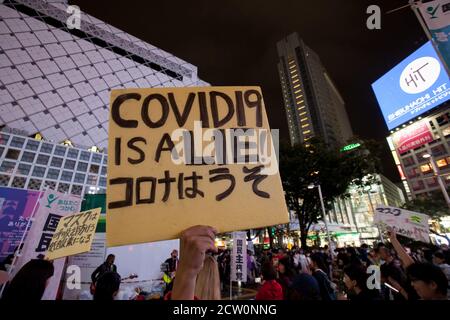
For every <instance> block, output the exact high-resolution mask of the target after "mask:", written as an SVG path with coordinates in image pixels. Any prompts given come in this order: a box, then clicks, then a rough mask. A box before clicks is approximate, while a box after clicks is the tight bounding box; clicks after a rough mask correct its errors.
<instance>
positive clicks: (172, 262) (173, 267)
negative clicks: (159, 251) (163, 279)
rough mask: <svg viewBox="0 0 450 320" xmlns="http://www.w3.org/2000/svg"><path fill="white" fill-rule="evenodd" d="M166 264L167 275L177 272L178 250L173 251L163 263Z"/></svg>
mask: <svg viewBox="0 0 450 320" xmlns="http://www.w3.org/2000/svg"><path fill="white" fill-rule="evenodd" d="M164 263H166V264H167V271H168V273H173V272H175V271H177V267H178V250H173V251H172V253H171V254H170V258H169V259H167V260H166V261H164Z"/></svg>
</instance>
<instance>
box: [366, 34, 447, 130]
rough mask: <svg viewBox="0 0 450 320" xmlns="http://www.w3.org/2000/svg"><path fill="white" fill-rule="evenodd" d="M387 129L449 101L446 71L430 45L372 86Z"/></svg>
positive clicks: (425, 45) (416, 52)
mask: <svg viewBox="0 0 450 320" xmlns="http://www.w3.org/2000/svg"><path fill="white" fill-rule="evenodd" d="M372 89H373V91H374V92H375V96H376V98H377V100H378V104H379V105H380V108H381V112H382V113H383V117H384V120H385V121H386V124H387V126H388V128H389V129H393V128H395V127H398V126H399V125H401V124H403V123H405V122H407V121H409V120H411V119H413V118H415V117H417V116H419V115H421V114H422V113H424V112H426V111H429V110H431V109H433V108H434V107H437V106H438V105H440V104H442V103H444V102H446V101H448V100H449V99H450V82H449V77H448V75H447V72H446V71H445V68H444V66H443V64H442V62H441V61H440V59H439V57H438V55H437V53H436V50H435V49H434V48H433V46H432V44H431V42H427V43H425V44H424V45H423V46H422V47H420V48H419V49H418V50H416V51H415V52H414V53H413V54H411V55H410V56H409V57H407V58H406V59H405V60H403V61H402V62H400V63H399V64H398V65H397V66H395V67H394V68H393V69H392V70H391V71H389V72H388V73H386V74H385V75H384V76H382V77H381V78H380V79H378V80H377V81H375V82H374V83H373V84H372Z"/></svg>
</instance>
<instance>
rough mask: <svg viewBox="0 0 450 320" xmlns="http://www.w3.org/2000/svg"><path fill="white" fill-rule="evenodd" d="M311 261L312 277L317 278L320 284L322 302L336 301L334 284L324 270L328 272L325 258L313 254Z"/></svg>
mask: <svg viewBox="0 0 450 320" xmlns="http://www.w3.org/2000/svg"><path fill="white" fill-rule="evenodd" d="M310 259H311V265H310V267H311V270H312V275H313V277H314V278H316V280H317V282H318V283H319V288H320V295H321V297H322V300H324V301H330V300H336V293H335V291H334V288H333V284H332V283H331V280H330V278H328V275H327V274H326V272H325V271H324V270H326V265H325V262H324V261H323V257H322V255H321V254H319V253H313V254H312V255H311V257H310Z"/></svg>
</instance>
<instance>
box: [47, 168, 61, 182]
mask: <svg viewBox="0 0 450 320" xmlns="http://www.w3.org/2000/svg"><path fill="white" fill-rule="evenodd" d="M58 176H59V170H58V169H48V172H47V178H48V179H54V180H57V179H58Z"/></svg>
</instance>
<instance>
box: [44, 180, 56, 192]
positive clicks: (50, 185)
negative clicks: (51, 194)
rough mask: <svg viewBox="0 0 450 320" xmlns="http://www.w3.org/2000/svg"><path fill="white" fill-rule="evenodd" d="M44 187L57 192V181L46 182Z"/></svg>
mask: <svg viewBox="0 0 450 320" xmlns="http://www.w3.org/2000/svg"><path fill="white" fill-rule="evenodd" d="M44 186H45V187H47V188H49V189H52V190H55V188H56V182H55V181H45V182H44Z"/></svg>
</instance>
